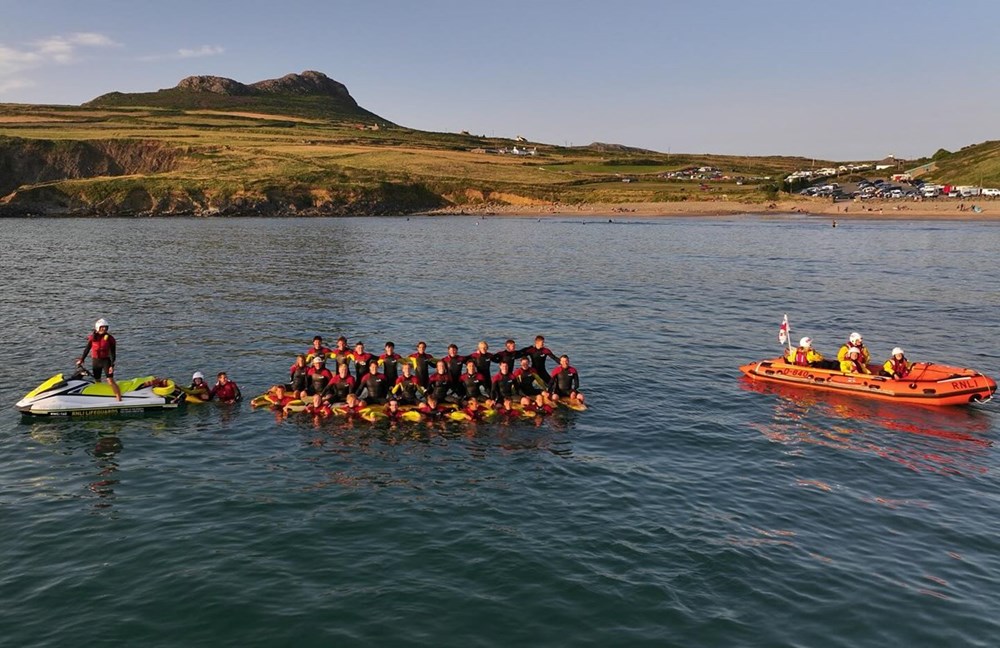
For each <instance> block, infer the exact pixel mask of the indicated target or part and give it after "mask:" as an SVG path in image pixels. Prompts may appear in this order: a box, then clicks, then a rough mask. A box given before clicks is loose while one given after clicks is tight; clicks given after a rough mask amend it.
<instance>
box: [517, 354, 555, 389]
mask: <svg viewBox="0 0 1000 648" xmlns="http://www.w3.org/2000/svg"><path fill="white" fill-rule="evenodd" d="M520 353H521V355H520V356H519V357H522V358H523V357H525V356H527V357H528V358H529V359H530V360H531V368H532V369H534V370H535V371H537V372H538V375H539V377H541V379H542V380H544V381H545V382H549V372H548V371H546V369H545V358H552V359H553V360H555V361H556V362H558V361H559V358H557V357H556V355H555V354H554V353H552V351H550V350H549V348H548V347H545V346H543V347H542V348H541V349H539V348H536V347H535V346H530V347H524V348H523V349H521V351H520Z"/></svg>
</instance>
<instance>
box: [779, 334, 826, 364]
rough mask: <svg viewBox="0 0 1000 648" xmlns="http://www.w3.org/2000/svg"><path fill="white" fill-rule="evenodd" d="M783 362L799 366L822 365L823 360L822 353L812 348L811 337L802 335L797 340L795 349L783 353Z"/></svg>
mask: <svg viewBox="0 0 1000 648" xmlns="http://www.w3.org/2000/svg"><path fill="white" fill-rule="evenodd" d="M785 362H787V363H788V364H793V365H798V366H800V367H823V366H824V363H825V360H823V354H821V353H820V352H819V351H817V350H816V349H814V348H813V345H812V338H811V337H804V338H802V339H801V340H799V346H798V348H797V349H790V350H789V351H788V352H787V353H786V354H785Z"/></svg>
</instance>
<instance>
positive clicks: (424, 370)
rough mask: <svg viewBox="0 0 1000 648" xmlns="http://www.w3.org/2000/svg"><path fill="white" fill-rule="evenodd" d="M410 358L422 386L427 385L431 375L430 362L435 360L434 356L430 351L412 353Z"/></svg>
mask: <svg viewBox="0 0 1000 648" xmlns="http://www.w3.org/2000/svg"><path fill="white" fill-rule="evenodd" d="M409 359H410V360H412V361H413V373H414V374H416V376H417V380H418V381H419V382H420V386H421V387H427V382H428V381H429V380H430V375H431V369H430V363H431V362H434V356H432V355H431V354H429V353H411V354H410V357H409Z"/></svg>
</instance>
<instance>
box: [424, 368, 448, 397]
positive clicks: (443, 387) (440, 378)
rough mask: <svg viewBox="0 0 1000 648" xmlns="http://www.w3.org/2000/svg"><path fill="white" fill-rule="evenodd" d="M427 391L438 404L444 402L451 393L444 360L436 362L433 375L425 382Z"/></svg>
mask: <svg viewBox="0 0 1000 648" xmlns="http://www.w3.org/2000/svg"><path fill="white" fill-rule="evenodd" d="M427 391H428V393H430V394H433V395H434V398H435V400H437V401H438V402H441V401H444V399H445V397H447V396H448V393H449V392H450V391H451V377H450V376H449V375H448V369H447V367H446V366H445V363H444V360H438V361H437V365H436V370H435V373H434V375H433V376H431V377H430V378H429V379H428V380H427Z"/></svg>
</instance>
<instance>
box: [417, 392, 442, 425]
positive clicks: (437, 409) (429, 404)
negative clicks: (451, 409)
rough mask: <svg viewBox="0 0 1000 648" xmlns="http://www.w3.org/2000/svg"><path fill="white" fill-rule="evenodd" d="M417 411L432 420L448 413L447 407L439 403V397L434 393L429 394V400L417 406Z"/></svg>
mask: <svg viewBox="0 0 1000 648" xmlns="http://www.w3.org/2000/svg"><path fill="white" fill-rule="evenodd" d="M417 411H418V412H420V413H421V414H422V415H423V416H424V417H426V418H428V419H431V420H435V419H441V418H444V416H445V414H447V413H448V410H447V408H445V407H443V406H441V405H440V404H439V403H438V399H437V398H435V397H434V394H428V395H427V400H426V401H424V402H423V403H420V405H418V406H417Z"/></svg>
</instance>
